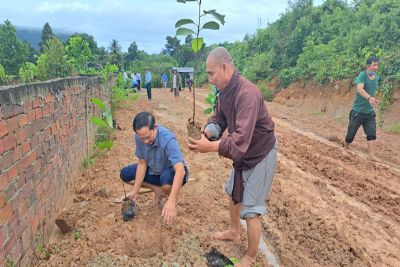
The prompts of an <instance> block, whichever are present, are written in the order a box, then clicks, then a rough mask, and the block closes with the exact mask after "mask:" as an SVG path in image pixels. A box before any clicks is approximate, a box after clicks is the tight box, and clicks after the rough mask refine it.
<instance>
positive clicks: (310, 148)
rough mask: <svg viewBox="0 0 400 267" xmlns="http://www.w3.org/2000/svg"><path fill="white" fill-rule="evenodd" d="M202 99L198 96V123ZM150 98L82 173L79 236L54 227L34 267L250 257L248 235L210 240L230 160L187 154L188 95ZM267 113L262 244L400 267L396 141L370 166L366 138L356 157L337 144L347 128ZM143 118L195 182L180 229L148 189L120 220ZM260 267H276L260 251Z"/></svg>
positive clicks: (295, 254)
mask: <svg viewBox="0 0 400 267" xmlns="http://www.w3.org/2000/svg"><path fill="white" fill-rule="evenodd" d="M206 94H207V90H206V89H200V90H198V95H197V99H198V101H197V102H198V109H199V110H198V113H197V114H198V120H199V121H201V122H205V121H206V116H205V115H203V114H202V111H201V110H202V109H203V108H205V107H207V106H206V104H205V103H204V101H203V99H204V97H205V96H206ZM153 95H154V97H153V98H154V100H153V101H151V102H149V101H147V99H146V97H145V93H144V92H141V97H140V99H139V100H138V101H136V102H132V103H130V104H129V106H127V107H126V108H125V109H121V110H119V111H118V112H117V115H116V119H117V122H118V125H119V126H120V127H121V129H122V130H119V131H116V144H115V147H114V148H113V149H112V150H111V151H109V152H107V153H106V154H105V155H104V156H103V157H99V158H96V159H95V162H94V164H93V165H92V166H91V167H89V168H88V169H86V170H85V171H84V172H83V173H82V175H81V176H80V177H76V181H75V188H76V190H75V191H76V192H75V194H74V195H73V196H72V197H73V198H74V204H71V205H68V207H67V208H68V209H69V212H70V213H71V214H73V215H74V216H76V217H78V218H79V220H78V222H77V226H76V227H77V228H78V229H79V231H80V239H78V240H75V238H74V233H70V234H66V235H63V234H61V233H60V232H59V231H56V232H55V234H54V237H53V240H52V242H51V244H49V246H48V247H47V249H48V251H51V252H52V254H51V255H50V259H49V260H40V261H39V263H38V265H37V266H207V265H206V259H205V257H204V254H205V253H206V252H208V251H210V250H211V248H212V247H216V248H217V249H218V250H220V251H221V252H223V253H224V254H225V255H227V256H229V257H236V258H239V257H241V256H242V255H243V253H244V252H245V248H246V236H245V232H244V230H243V233H242V239H241V241H240V242H239V243H233V242H222V241H216V240H214V239H213V238H211V235H212V233H213V232H215V231H217V230H219V229H222V228H225V227H226V226H227V224H228V204H229V199H228V197H227V196H226V195H225V194H224V190H223V183H224V181H225V179H226V177H227V175H228V173H229V170H230V168H231V162H230V161H229V160H226V159H223V158H220V157H219V156H218V155H216V154H194V153H192V152H189V150H188V149H187V146H186V142H187V133H186V126H185V125H186V121H187V119H188V118H189V117H190V116H191V106H192V104H191V101H190V98H189V96H190V95H189V93H188V92H184V93H183V94H182V97H181V100H180V102H178V103H176V102H175V100H174V98H173V95H172V94H171V93H169V91H162V90H160V89H154V90H153ZM267 107H268V110H269V112H270V113H271V114H272V116H273V119H274V121H275V123H276V133H277V136H278V139H279V158H278V167H277V173H276V176H275V180H274V183H273V187H272V191H271V194H270V198H269V200H268V202H267V204H266V205H267V208H268V210H269V213H268V215H266V216H264V218H263V237H264V238H265V239H266V240H267V241H268V242H269V243H270V244H271V245H272V246H273V250H274V252H275V253H276V256H277V258H278V259H279V261H280V264H281V266H400V254H399V248H400V166H399V165H400V157H399V154H400V153H399V151H400V136H399V135H394V134H390V133H386V132H382V131H379V133H378V136H379V137H378V141H377V147H378V148H379V151H378V153H377V155H378V157H379V158H381V159H382V160H383V162H384V163H370V162H369V161H368V160H367V157H366V153H365V152H366V144H365V141H364V137H363V135H362V131H360V132H359V134H358V136H357V138H356V140H355V142H354V145H353V146H352V149H351V150H350V151H346V150H344V149H343V148H341V146H340V145H339V139H342V138H343V136H344V134H345V132H346V121H345V120H337V119H335V118H330V117H328V116H327V115H324V114H319V113H318V114H317V113H310V112H309V111H307V112H305V111H303V109H302V108H301V106H300V107H293V106H292V107H287V106H285V105H281V104H276V103H267ZM143 110H149V111H153V112H154V113H155V115H156V119H157V121H158V122H159V123H160V124H162V125H164V126H166V127H167V128H169V129H171V130H172V131H173V132H174V133H175V134H176V136H177V139H178V141H179V144H180V146H181V149H182V150H183V153H184V155H185V159H186V161H187V163H188V167H189V171H190V180H189V183H188V184H186V185H185V186H184V187H183V189H182V191H181V195H180V199H179V207H178V220H177V222H176V223H175V224H174V225H173V226H166V225H163V223H162V220H161V218H160V215H161V208H151V207H150V206H149V205H147V203H148V202H149V201H150V200H151V198H152V194H150V193H145V194H142V195H140V198H139V213H138V215H137V216H136V217H135V218H134V219H133V220H132V221H130V222H124V221H123V220H122V217H121V214H120V209H121V204H116V203H113V200H114V199H115V198H116V197H119V196H122V195H123V194H124V190H123V185H122V183H121V181H120V179H119V170H120V168H121V167H123V166H125V165H128V164H131V163H134V162H135V161H136V159H135V157H134V147H135V146H134V142H133V133H132V126H131V124H132V119H133V117H134V115H135V114H136V113H137V112H139V111H143ZM332 136H336V137H337V138H338V139H337V140H334V139H335V138H332ZM328 139H331V140H333V141H329V140H328ZM130 189H131V188H130V187H128V186H126V190H130ZM76 235H77V234H76V233H75V236H76ZM257 265H258V266H269V264H268V261H267V259H266V257H265V256H264V255H263V254H262V253H259V257H258V262H257Z"/></svg>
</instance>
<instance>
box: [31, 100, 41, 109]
mask: <svg viewBox="0 0 400 267" xmlns="http://www.w3.org/2000/svg"><path fill="white" fill-rule="evenodd" d="M32 107H33V109H36V108H38V107H40V101H39V100H38V99H33V101H32Z"/></svg>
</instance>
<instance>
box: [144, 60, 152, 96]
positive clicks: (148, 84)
mask: <svg viewBox="0 0 400 267" xmlns="http://www.w3.org/2000/svg"><path fill="white" fill-rule="evenodd" d="M145 79H146V80H145V81H146V90H147V99H148V100H151V72H150V71H149V69H148V68H146V73H145Z"/></svg>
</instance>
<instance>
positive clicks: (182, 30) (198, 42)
mask: <svg viewBox="0 0 400 267" xmlns="http://www.w3.org/2000/svg"><path fill="white" fill-rule="evenodd" d="M177 2H179V3H183V4H186V2H197V5H198V16H197V18H196V19H197V22H195V21H194V20H192V19H188V18H185V19H180V20H178V21H177V22H176V23H175V28H176V35H189V34H193V35H195V36H196V38H194V39H193V40H192V50H193V51H194V52H195V53H196V67H195V73H196V70H197V68H198V65H199V51H200V50H201V48H202V47H203V43H204V38H203V37H200V32H201V31H202V30H219V28H220V24H222V25H224V24H225V15H222V14H220V13H218V12H216V11H215V9H212V10H203V13H202V12H201V0H177ZM207 15H211V16H212V17H213V18H214V19H215V20H217V21H218V22H217V21H214V20H210V21H207V22H205V23H204V24H201V20H202V18H203V17H205V16H207ZM187 25H188V26H191V27H192V28H194V30H193V29H191V28H187V27H186V26H187ZM182 26H185V27H182ZM194 82H195V79H194V78H193V117H192V122H193V123H194V122H195V115H196V97H195V96H196V94H195V91H196V90H195V84H194Z"/></svg>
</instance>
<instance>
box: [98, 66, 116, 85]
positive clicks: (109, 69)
mask: <svg viewBox="0 0 400 267" xmlns="http://www.w3.org/2000/svg"><path fill="white" fill-rule="evenodd" d="M118 70H119V68H118V66H117V65H115V64H107V65H105V66H104V67H103V68H102V69H101V82H102V83H103V84H105V83H106V82H107V81H108V75H110V74H112V73H115V72H118Z"/></svg>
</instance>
